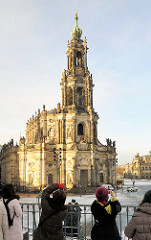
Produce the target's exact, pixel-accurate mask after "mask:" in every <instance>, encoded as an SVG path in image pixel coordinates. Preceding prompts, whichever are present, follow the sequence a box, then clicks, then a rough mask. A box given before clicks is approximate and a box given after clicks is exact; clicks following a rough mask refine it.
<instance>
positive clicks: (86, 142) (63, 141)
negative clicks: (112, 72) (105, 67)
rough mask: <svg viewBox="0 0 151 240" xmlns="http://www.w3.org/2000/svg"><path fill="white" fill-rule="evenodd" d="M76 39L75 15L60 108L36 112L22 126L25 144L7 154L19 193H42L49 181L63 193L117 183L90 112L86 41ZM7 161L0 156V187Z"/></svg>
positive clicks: (110, 150) (109, 149) (112, 157)
mask: <svg viewBox="0 0 151 240" xmlns="http://www.w3.org/2000/svg"><path fill="white" fill-rule="evenodd" d="M81 35H82V30H81V29H80V28H79V26H78V16H77V13H76V14H75V26H74V28H73V30H72V39H71V42H69V41H68V43H67V52H66V54H67V70H64V72H63V73H62V79H61V83H60V85H61V91H62V104H60V103H58V105H57V108H55V109H52V110H46V108H45V105H43V111H42V112H40V110H38V113H35V115H33V116H32V118H31V119H30V120H29V121H28V122H27V127H26V139H25V138H24V137H22V138H21V139H20V143H19V147H17V148H15V149H16V152H12V158H11V160H10V161H12V162H13V161H16V160H14V157H13V154H14V155H15V154H17V155H16V156H17V157H16V159H18V160H17V161H18V165H16V169H17V167H18V173H19V174H18V186H19V187H20V188H21V189H22V190H29V189H35V188H38V189H40V188H41V189H42V188H43V187H44V186H46V185H48V184H50V183H52V182H64V183H65V184H66V187H68V188H73V187H75V188H82V187H83V188H87V187H92V186H100V185H101V184H102V183H111V184H115V183H116V155H117V154H116V148H115V141H114V142H112V141H111V139H109V138H108V139H107V140H106V141H107V144H106V145H103V144H101V143H100V142H99V140H98V137H97V127H98V119H99V116H98V114H97V112H95V110H94V107H93V87H94V84H93V78H92V74H90V72H89V70H88V66H87V50H88V47H87V39H86V37H85V38H84V41H83V40H82V39H81ZM100 91H101V89H100ZM12 150H13V147H12ZM8 151H9V149H8ZM14 151H15V150H14ZM9 159H10V158H9ZM7 162H8V158H7V156H6V155H5V154H4V152H3V153H2V154H1V164H2V182H3V183H6V182H8V181H10V179H9V180H8V179H6V178H5V175H6V174H8V172H7V171H10V174H11V169H12V168H11V167H9V170H8V168H7V167H6V163H7ZM3 166H5V167H3ZM10 166H11V165H10Z"/></svg>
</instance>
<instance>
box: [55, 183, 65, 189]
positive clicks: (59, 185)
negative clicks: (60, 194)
mask: <svg viewBox="0 0 151 240" xmlns="http://www.w3.org/2000/svg"><path fill="white" fill-rule="evenodd" d="M55 184H56V185H57V186H58V188H59V189H65V186H64V183H61V184H59V183H55Z"/></svg>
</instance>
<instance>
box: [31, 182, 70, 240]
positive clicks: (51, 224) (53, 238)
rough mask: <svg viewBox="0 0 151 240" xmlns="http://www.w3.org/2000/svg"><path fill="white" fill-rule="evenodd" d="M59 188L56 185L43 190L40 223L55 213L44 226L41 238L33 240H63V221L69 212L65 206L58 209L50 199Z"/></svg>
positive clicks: (37, 237) (40, 233)
mask: <svg viewBox="0 0 151 240" xmlns="http://www.w3.org/2000/svg"><path fill="white" fill-rule="evenodd" d="M57 189H58V186H57V185H56V184H52V185H51V186H49V187H47V188H46V189H45V190H43V193H42V200H41V207H42V213H41V217H40V222H42V221H43V220H44V219H45V218H47V217H48V216H49V215H51V214H52V213H54V212H55V213H54V214H53V215H52V216H51V217H50V218H48V219H47V220H46V221H45V222H44V223H43V225H42V232H41V231H40V232H39V236H38V235H36V236H34V238H33V240H43V239H45V240H63V239H64V237H63V229H62V221H63V220H64V219H65V218H66V216H67V214H68V211H67V208H66V207H65V206H64V207H62V208H58V206H57V205H56V204H55V202H54V201H53V198H50V194H51V193H52V192H53V191H55V190H57Z"/></svg>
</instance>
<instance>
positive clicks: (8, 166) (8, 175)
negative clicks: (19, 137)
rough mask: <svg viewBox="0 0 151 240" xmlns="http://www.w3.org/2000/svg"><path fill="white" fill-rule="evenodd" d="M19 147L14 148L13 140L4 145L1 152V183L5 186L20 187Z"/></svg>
mask: <svg viewBox="0 0 151 240" xmlns="http://www.w3.org/2000/svg"><path fill="white" fill-rule="evenodd" d="M18 150H19V147H18V146H17V145H16V146H14V142H13V140H11V141H10V142H9V143H7V144H4V145H3V147H2V149H1V152H0V163H1V182H2V183H3V184H7V183H12V184H13V185H14V186H18V185H19V159H18Z"/></svg>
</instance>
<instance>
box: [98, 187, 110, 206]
mask: <svg viewBox="0 0 151 240" xmlns="http://www.w3.org/2000/svg"><path fill="white" fill-rule="evenodd" d="M108 197H109V193H108V190H107V189H106V188H105V187H99V188H97V190H96V198H97V199H98V201H99V202H107V200H108Z"/></svg>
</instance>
